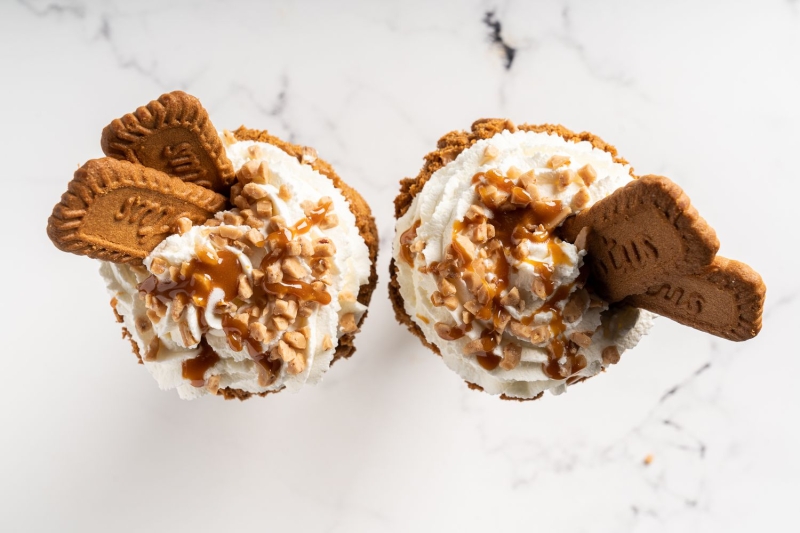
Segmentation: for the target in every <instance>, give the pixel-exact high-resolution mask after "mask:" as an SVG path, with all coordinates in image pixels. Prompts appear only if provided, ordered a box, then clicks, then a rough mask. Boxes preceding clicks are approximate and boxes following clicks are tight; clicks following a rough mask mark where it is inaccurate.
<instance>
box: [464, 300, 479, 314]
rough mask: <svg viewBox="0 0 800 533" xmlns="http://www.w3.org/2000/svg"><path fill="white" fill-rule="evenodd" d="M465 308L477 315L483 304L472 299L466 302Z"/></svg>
mask: <svg viewBox="0 0 800 533" xmlns="http://www.w3.org/2000/svg"><path fill="white" fill-rule="evenodd" d="M464 309H466V310H467V311H469V312H470V313H472V314H473V315H477V314H478V313H480V311H481V309H483V306H482V305H481V304H479V303H478V300H470V301H468V302H465V303H464Z"/></svg>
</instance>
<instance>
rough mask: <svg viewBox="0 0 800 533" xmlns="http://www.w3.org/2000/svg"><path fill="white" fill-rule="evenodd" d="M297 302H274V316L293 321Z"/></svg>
mask: <svg viewBox="0 0 800 533" xmlns="http://www.w3.org/2000/svg"><path fill="white" fill-rule="evenodd" d="M297 309H298V307H297V302H296V301H294V300H281V299H277V300H275V308H274V311H273V312H274V314H276V315H278V316H282V317H286V318H288V319H289V320H294V319H295V318H296V317H297Z"/></svg>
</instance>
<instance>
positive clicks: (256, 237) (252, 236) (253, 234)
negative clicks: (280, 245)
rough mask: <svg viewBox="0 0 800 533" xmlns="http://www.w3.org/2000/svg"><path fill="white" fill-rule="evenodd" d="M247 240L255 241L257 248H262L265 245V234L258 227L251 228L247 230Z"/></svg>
mask: <svg viewBox="0 0 800 533" xmlns="http://www.w3.org/2000/svg"><path fill="white" fill-rule="evenodd" d="M247 240H249V241H250V242H251V243H253V246H255V247H256V248H262V247H263V246H264V236H263V235H262V234H261V232H260V231H258V230H257V229H256V228H251V229H250V231H248V232H247Z"/></svg>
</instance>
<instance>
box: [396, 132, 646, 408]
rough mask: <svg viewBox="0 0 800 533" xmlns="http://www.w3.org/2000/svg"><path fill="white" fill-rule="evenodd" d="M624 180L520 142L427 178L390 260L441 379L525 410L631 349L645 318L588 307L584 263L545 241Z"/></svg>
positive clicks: (569, 148)
mask: <svg viewBox="0 0 800 533" xmlns="http://www.w3.org/2000/svg"><path fill="white" fill-rule="evenodd" d="M632 179H633V178H632V177H631V174H630V168H629V166H628V165H623V164H620V163H617V162H615V161H614V160H613V158H612V156H611V154H609V153H608V152H605V151H603V150H600V149H597V148H595V147H594V146H593V145H592V144H591V143H589V142H586V141H583V142H577V143H576V142H573V141H568V140H565V139H564V138H562V137H560V136H558V135H555V134H548V133H534V132H526V131H517V132H514V133H512V132H510V131H503V132H502V133H498V134H496V135H495V136H493V137H492V138H490V139H484V140H481V141H478V142H477V143H475V144H474V145H473V146H472V147H470V148H469V149H466V150H464V151H463V152H462V153H461V154H460V155H459V156H458V157H457V158H456V159H455V160H454V161H452V162H450V163H448V164H447V165H445V166H444V167H443V168H441V169H439V170H438V171H436V172H434V173H433V175H432V176H431V177H430V179H429V181H428V182H427V183H425V185H424V187H423V188H422V190H421V191H420V192H419V193H418V194H417V195H416V196H415V198H414V200H413V201H412V203H411V205H410V207H409V209H408V211H407V212H406V213H405V214H404V215H403V216H402V217H401V218H400V219H399V220H398V221H397V225H396V235H395V239H394V244H393V256H394V259H395V264H396V265H397V269H398V275H397V279H398V283H399V286H400V294H401V296H402V297H403V300H404V306H405V311H406V313H407V314H408V315H409V316H410V317H411V319H412V320H413V321H414V322H415V323H416V324H417V326H419V328H420V330H421V331H422V332H423V334H424V336H425V339H426V340H427V341H428V342H429V343H431V344H433V345H435V346H436V347H437V348H438V350H439V352H440V353H441V355H442V357H443V359H444V361H445V363H446V364H447V366H448V367H450V368H451V369H452V370H454V371H455V372H457V373H458V374H459V375H460V376H461V377H462V378H464V379H465V380H466V381H468V382H470V383H474V384H477V385H479V386H481V387H482V388H483V389H484V390H486V391H487V392H489V393H491V394H505V395H506V396H509V397H515V398H533V397H535V396H537V395H539V394H540V393H541V392H542V391H545V390H552V391H553V392H554V393H560V392H563V391H565V390H566V387H567V385H568V384H570V383H574V382H576V381H579V380H581V379H582V378H586V377H590V376H593V375H595V374H597V373H598V372H600V371H601V370H602V369H603V367H604V366H606V365H608V364H611V363H614V362H616V360H618V357H619V354H620V353H621V352H622V351H624V350H625V349H627V348H631V347H633V346H634V345H635V344H636V343H637V342H638V340H639V339H640V338H641V336H642V335H643V334H644V333H645V332H646V331H647V330H648V329H649V327H650V325H651V323H652V315H651V314H650V313H648V312H646V311H640V310H637V309H631V308H626V309H615V310H611V311H609V308H608V304H607V303H606V302H603V301H601V300H599V299H597V298H596V297H595V296H590V295H589V294H588V293H587V292H586V290H585V289H583V288H582V287H583V283H584V281H585V278H584V277H582V276H581V275H580V274H581V266H582V265H583V256H584V255H585V253H586V252H585V251H584V250H580V249H578V248H577V247H576V246H575V245H573V244H570V243H568V242H563V241H561V240H559V239H557V238H555V237H554V236H553V235H552V233H551V230H553V229H554V228H555V227H557V226H558V225H559V224H560V223H561V222H562V221H563V219H564V217H566V216H567V214H569V213H576V212H579V211H580V210H581V209H586V208H588V207H590V206H591V205H592V204H594V203H595V202H597V201H598V200H600V199H602V198H605V197H606V196H608V195H609V194H610V193H611V192H613V191H614V190H616V189H617V188H619V187H621V186H623V185H625V184H626V183H628V182H629V181H631V180H632ZM501 204H502V205H501ZM487 229H488V232H489V234H488V235H486V231H487ZM493 240H494V241H497V242H495V243H494V244H493V243H492V241H493ZM500 244H502V247H501V249H500V250H499V251H498V250H497V248H498V247H499V245H500ZM453 265H455V266H456V272H453ZM487 288H488V295H486V294H484V293H485V292H486V290H487ZM512 291H513V294H509V293H512ZM487 300H488V301H487ZM576 343H577V344H576ZM610 347H613V349H609V348H610ZM604 354H605V357H604Z"/></svg>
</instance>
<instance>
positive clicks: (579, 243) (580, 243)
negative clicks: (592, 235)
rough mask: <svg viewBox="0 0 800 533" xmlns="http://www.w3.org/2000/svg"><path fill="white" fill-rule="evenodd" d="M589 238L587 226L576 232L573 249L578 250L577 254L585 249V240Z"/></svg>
mask: <svg viewBox="0 0 800 533" xmlns="http://www.w3.org/2000/svg"><path fill="white" fill-rule="evenodd" d="M588 237H589V226H584V227H582V228H581V230H580V231H579V232H578V236H577V237H575V242H574V243H573V244H574V245H575V248H577V249H578V251H579V252H581V251H583V250H585V249H586V239H587V238H588Z"/></svg>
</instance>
